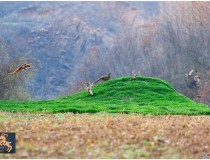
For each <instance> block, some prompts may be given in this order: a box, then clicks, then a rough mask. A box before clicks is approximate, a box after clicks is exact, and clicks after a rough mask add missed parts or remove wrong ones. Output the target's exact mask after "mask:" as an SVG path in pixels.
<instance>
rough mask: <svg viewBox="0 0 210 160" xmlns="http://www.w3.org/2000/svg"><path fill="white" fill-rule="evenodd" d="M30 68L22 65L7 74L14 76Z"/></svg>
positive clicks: (27, 65)
mask: <svg viewBox="0 0 210 160" xmlns="http://www.w3.org/2000/svg"><path fill="white" fill-rule="evenodd" d="M30 67H31V65H30V64H23V65H22V66H20V67H19V68H17V69H15V71H14V72H12V73H9V74H16V73H18V72H20V71H23V70H26V69H28V68H30Z"/></svg>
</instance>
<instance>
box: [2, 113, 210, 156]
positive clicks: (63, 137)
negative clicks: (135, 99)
mask: <svg viewBox="0 0 210 160" xmlns="http://www.w3.org/2000/svg"><path fill="white" fill-rule="evenodd" d="M3 131H4V132H16V153H15V154H1V155H0V157H1V158H202V154H203V153H210V116H171V115H167V116H143V115H134V114H133V115H126V114H116V115H110V114H105V113H98V114H92V115H91V114H71V113H65V114H26V113H24V114H22V113H7V112H0V132H3Z"/></svg>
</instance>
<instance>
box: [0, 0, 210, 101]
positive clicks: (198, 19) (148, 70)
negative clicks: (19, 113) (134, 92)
mask: <svg viewBox="0 0 210 160" xmlns="http://www.w3.org/2000/svg"><path fill="white" fill-rule="evenodd" d="M209 43H210V2H100V1H98V2H27V1H25V2H0V99H4V100H8V99H10V100H11V99H12V100H25V99H33V100H41V99H42V100H45V99H54V98H57V97H61V96H64V95H69V94H71V93H74V92H76V91H78V90H81V89H82V88H83V85H82V84H83V83H84V82H85V81H91V82H92V81H94V80H96V79H97V78H98V77H100V76H101V75H103V74H107V73H109V72H111V73H112V78H115V77H119V76H126V75H133V74H135V73H137V74H138V75H140V76H152V77H158V78H161V79H164V80H167V81H169V82H170V83H171V84H172V85H173V86H174V87H175V88H176V89H177V90H178V91H179V92H181V93H183V94H184V95H186V96H188V97H189V98H191V99H194V100H198V101H200V102H203V103H206V104H209V105H210V99H209V98H208V97H209V96H210V45H209ZM26 62H27V63H31V64H32V66H33V67H32V68H31V69H28V70H26V71H24V72H21V73H19V74H18V75H8V73H10V72H11V71H13V70H14V68H16V67H19V66H20V65H22V64H23V63H26ZM191 69H193V70H194V73H195V74H197V75H200V76H201V82H200V83H199V85H196V86H193V85H191V84H188V82H186V81H185V74H188V73H189V72H190V70H191ZM198 95H199V99H198V98H197V97H198Z"/></svg>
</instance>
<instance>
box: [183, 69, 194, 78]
mask: <svg viewBox="0 0 210 160" xmlns="http://www.w3.org/2000/svg"><path fill="white" fill-rule="evenodd" d="M193 72H194V70H193V69H191V71H190V72H189V73H188V74H185V75H186V77H191V76H192V73H193Z"/></svg>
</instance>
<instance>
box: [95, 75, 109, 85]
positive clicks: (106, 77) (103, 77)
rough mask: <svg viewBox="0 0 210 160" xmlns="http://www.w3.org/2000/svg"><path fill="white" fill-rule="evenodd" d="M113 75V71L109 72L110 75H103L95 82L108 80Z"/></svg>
mask: <svg viewBox="0 0 210 160" xmlns="http://www.w3.org/2000/svg"><path fill="white" fill-rule="evenodd" d="M110 77H111V73H109V74H108V75H104V76H101V77H100V78H99V79H97V80H96V81H95V82H93V84H95V83H97V82H99V81H100V80H102V81H108V80H109V79H110Z"/></svg>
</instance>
